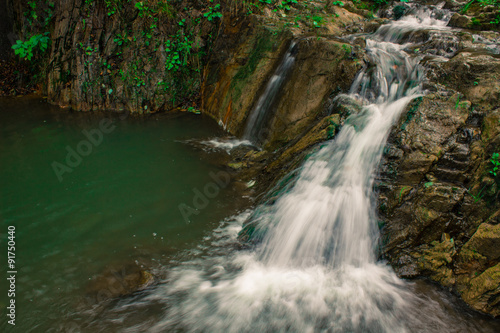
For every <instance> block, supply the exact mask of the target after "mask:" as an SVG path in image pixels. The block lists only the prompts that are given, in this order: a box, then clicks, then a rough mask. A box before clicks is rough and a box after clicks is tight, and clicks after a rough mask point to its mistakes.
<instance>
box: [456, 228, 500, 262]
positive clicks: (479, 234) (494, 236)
mask: <svg viewBox="0 0 500 333" xmlns="http://www.w3.org/2000/svg"><path fill="white" fill-rule="evenodd" d="M464 250H466V251H470V252H473V253H478V254H480V255H482V256H484V257H485V258H487V259H488V260H490V261H498V260H499V259H500V225H491V224H488V223H483V224H481V225H480V226H479V228H478V229H477V231H476V233H475V234H474V235H473V236H472V237H471V239H470V240H469V241H468V242H467V243H466V244H465V245H464V246H463V248H462V251H464Z"/></svg>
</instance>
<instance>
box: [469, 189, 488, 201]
mask: <svg viewBox="0 0 500 333" xmlns="http://www.w3.org/2000/svg"><path fill="white" fill-rule="evenodd" d="M484 188H485V186H483V188H482V189H481V190H480V191H479V193H478V194H476V195H474V194H472V193H471V192H470V190H467V192H468V193H469V194H470V196H471V197H472V199H474V203H476V202H478V201H479V200H481V199H482V198H483V197H484V194H483V195H481V192H483V190H484Z"/></svg>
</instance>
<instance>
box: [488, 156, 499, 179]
mask: <svg viewBox="0 0 500 333" xmlns="http://www.w3.org/2000/svg"><path fill="white" fill-rule="evenodd" d="M499 157H500V154H499V153H493V154H491V158H490V162H491V164H492V169H491V170H490V173H491V174H492V175H493V176H495V177H496V176H497V172H498V169H499V168H500V160H499Z"/></svg>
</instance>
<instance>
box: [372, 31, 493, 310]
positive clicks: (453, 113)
mask: <svg viewBox="0 0 500 333" xmlns="http://www.w3.org/2000/svg"><path fill="white" fill-rule="evenodd" d="M479 36H484V37H481V38H479ZM479 36H478V35H476V36H475V38H476V39H479V43H477V44H475V45H474V44H473V43H470V41H471V38H470V37H471V35H470V33H468V32H457V36H456V38H457V41H456V45H457V46H458V47H457V52H455V53H454V54H453V55H451V56H450V57H449V60H446V61H445V62H444V63H443V62H441V63H439V64H437V63H433V62H432V61H431V62H428V63H427V66H428V67H429V69H430V70H429V72H428V77H429V82H428V83H427V88H428V89H429V93H428V94H427V95H425V96H423V97H422V98H420V99H417V100H415V101H414V102H413V103H412V104H411V105H409V106H408V109H407V112H406V114H405V115H403V117H402V119H401V120H400V122H399V123H398V124H397V126H395V128H394V129H393V131H392V133H391V136H390V139H389V143H388V147H387V148H386V153H385V156H384V159H383V162H382V165H381V171H380V175H379V177H378V181H377V187H378V188H379V213H380V216H381V217H382V218H383V219H384V227H383V229H382V236H383V243H384V245H385V247H384V253H383V255H384V256H385V257H386V258H388V259H389V261H390V262H391V263H392V265H393V267H394V269H395V270H396V272H397V273H398V274H399V275H400V276H402V277H416V276H428V277H430V278H431V279H433V280H435V281H436V282H439V283H440V284H442V285H443V286H446V287H449V288H450V289H452V290H455V291H457V292H458V293H460V295H461V296H462V298H463V299H464V300H465V301H466V302H467V303H468V304H470V305H471V306H472V307H473V308H475V309H476V310H479V311H482V312H485V313H488V314H491V315H494V316H498V315H500V294H499V292H500V275H499V274H498V272H499V266H498V265H499V262H500V256H499V248H500V247H499V246H500V243H499V239H500V229H499V228H498V223H499V222H500V221H499V215H500V212H499V208H500V200H499V199H500V194H499V191H498V189H499V187H498V186H499V184H500V177H499V176H500V175H497V176H495V175H493V174H492V169H493V162H492V161H491V159H492V158H491V157H492V154H493V153H495V152H498V151H500V123H499V121H500V114H499V111H500V110H499V109H498V105H499V97H500V81H499V80H498V77H500V76H499V75H500V60H499V59H498V58H497V57H496V56H495V55H494V54H492V53H490V52H487V51H486V50H485V49H487V47H488V42H487V41H488V40H489V41H491V40H492V38H493V40H496V38H497V37H498V36H497V34H496V33H481V34H480V35H479ZM488 36H489V37H488ZM483 38H484V39H483ZM494 44H495V43H491V45H492V46H491V47H490V50H492V51H494V50H495V48H496V46H493V45H494Z"/></svg>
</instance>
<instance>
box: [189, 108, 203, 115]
mask: <svg viewBox="0 0 500 333" xmlns="http://www.w3.org/2000/svg"><path fill="white" fill-rule="evenodd" d="M187 111H188V112H191V113H194V114H201V112H200V110H198V109H197V108H195V107H193V106H190V107H188V108H187Z"/></svg>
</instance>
